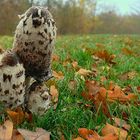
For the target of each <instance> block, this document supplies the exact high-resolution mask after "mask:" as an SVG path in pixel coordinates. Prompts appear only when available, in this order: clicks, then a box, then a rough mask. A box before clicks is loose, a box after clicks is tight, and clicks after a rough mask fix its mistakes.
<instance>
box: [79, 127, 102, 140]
mask: <svg viewBox="0 0 140 140" xmlns="http://www.w3.org/2000/svg"><path fill="white" fill-rule="evenodd" d="M78 132H79V135H80V136H81V137H83V138H84V139H86V140H99V139H100V136H99V135H98V133H97V132H95V131H93V130H88V129H86V128H79V129H78Z"/></svg>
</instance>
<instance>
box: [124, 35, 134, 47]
mask: <svg viewBox="0 0 140 140" xmlns="http://www.w3.org/2000/svg"><path fill="white" fill-rule="evenodd" d="M124 43H125V45H128V46H132V45H133V41H132V39H131V38H129V37H126V38H124Z"/></svg>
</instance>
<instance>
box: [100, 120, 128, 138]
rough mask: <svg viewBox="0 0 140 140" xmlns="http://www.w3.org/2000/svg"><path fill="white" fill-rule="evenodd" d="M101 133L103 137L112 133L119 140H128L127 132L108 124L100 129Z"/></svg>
mask: <svg viewBox="0 0 140 140" xmlns="http://www.w3.org/2000/svg"><path fill="white" fill-rule="evenodd" d="M101 132H102V135H103V136H106V135H108V134H110V133H113V134H116V135H117V136H118V137H119V140H126V138H127V140H130V137H128V133H127V131H125V130H123V129H121V128H118V127H115V126H113V125H110V124H108V123H107V124H106V125H105V127H104V128H103V129H102V131H101Z"/></svg>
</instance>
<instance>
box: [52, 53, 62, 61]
mask: <svg viewBox="0 0 140 140" xmlns="http://www.w3.org/2000/svg"><path fill="white" fill-rule="evenodd" d="M59 59H60V58H59V56H58V55H56V54H53V56H52V61H59Z"/></svg>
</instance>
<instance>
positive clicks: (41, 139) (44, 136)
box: [18, 128, 50, 140]
mask: <svg viewBox="0 0 140 140" xmlns="http://www.w3.org/2000/svg"><path fill="white" fill-rule="evenodd" d="M18 132H19V133H20V134H21V135H22V136H23V137H24V139H25V140H50V132H47V131H46V130H44V129H42V128H38V129H36V132H32V131H28V130H25V129H18Z"/></svg>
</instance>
